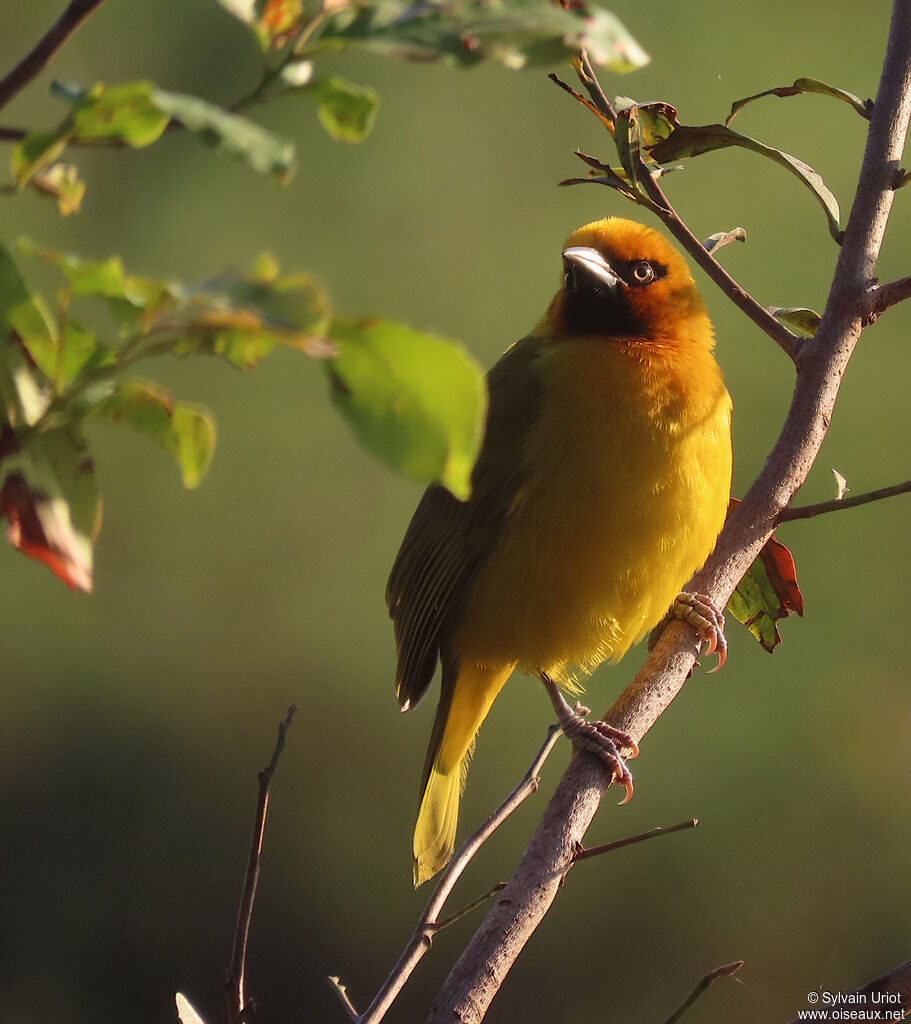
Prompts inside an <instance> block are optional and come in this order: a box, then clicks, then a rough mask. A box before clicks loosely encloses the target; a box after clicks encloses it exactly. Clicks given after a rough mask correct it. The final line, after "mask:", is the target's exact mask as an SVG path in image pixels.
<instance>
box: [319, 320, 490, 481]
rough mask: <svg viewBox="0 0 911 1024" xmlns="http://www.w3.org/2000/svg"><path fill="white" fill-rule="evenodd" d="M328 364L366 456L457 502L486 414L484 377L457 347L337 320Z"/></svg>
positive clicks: (389, 326)
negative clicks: (439, 487)
mask: <svg viewBox="0 0 911 1024" xmlns="http://www.w3.org/2000/svg"><path fill="white" fill-rule="evenodd" d="M329 338H330V340H331V341H332V343H333V344H334V345H335V346H336V347H337V349H338V355H337V356H336V358H334V359H332V360H329V361H328V362H327V363H326V367H327V370H328V372H329V378H330V381H331V383H332V397H333V399H334V401H335V403H336V405H337V406H338V408H339V409H340V410H341V411H342V413H343V414H344V416H345V418H346V419H347V420H348V422H349V423H350V425H351V427H352V429H353V430H354V432H355V434H356V435H357V437H358V440H359V441H360V442H361V444H362V445H363V446H364V448H366V449H367V450H368V451H369V452H371V453H372V454H374V455H377V456H379V458H381V459H382V460H383V461H384V462H386V463H387V464H388V465H389V466H391V467H392V468H393V469H395V470H398V471H399V472H400V473H402V474H404V475H405V476H408V477H411V478H413V479H416V480H421V481H431V480H438V481H440V482H441V483H443V484H444V485H445V486H446V487H448V488H449V490H450V491H452V493H453V494H454V495H455V496H456V497H457V498H462V499H465V498H467V497H468V496H469V494H470V493H471V471H472V469H473V467H474V463H475V459H476V458H477V455H478V451H479V449H480V444H481V436H482V432H483V425H484V417H485V413H486V406H487V389H486V386H485V381H484V375H483V373H482V371H481V369H480V367H479V366H478V365H477V363H476V362H475V360H474V359H473V358H472V357H471V356H470V355H469V354H468V353H467V352H466V351H465V350H464V349H463V348H462V347H461V346H459V345H456V344H453V343H452V342H449V341H444V340H443V339H442V338H438V337H434V336H433V335H429V334H423V333H420V332H418V331H414V330H411V329H410V328H408V327H403V326H402V325H401V324H394V323H389V322H385V321H377V320H362V321H351V320H333V322H332V325H331V328H330V331H329Z"/></svg>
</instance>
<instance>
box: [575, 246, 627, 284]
mask: <svg viewBox="0 0 911 1024" xmlns="http://www.w3.org/2000/svg"><path fill="white" fill-rule="evenodd" d="M563 282H564V285H565V286H566V290H567V291H571V292H584V291H594V290H598V289H603V288H608V289H610V290H611V291H615V290H616V289H618V288H619V287H620V285H621V284H622V281H621V280H620V278H619V277H618V276H617V275H616V274H615V273H614V271H613V270H612V269H611V266H610V264H609V263H608V262H607V260H606V259H605V258H604V257H603V256H602V255H601V253H600V252H598V250H597V249H592V248H591V247H590V246H587V245H574V246H571V247H570V248H569V249H564V250H563Z"/></svg>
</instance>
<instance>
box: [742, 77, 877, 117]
mask: <svg viewBox="0 0 911 1024" xmlns="http://www.w3.org/2000/svg"><path fill="white" fill-rule="evenodd" d="M810 92H815V93H820V94H821V95H823V96H832V97H834V98H835V99H837V100H843V101H844V102H845V103H848V104H850V105H851V106H852V107H853V108H854V109H855V110H856V111H857V113H858V114H860V116H861V117H865V118H866V119H867V120H869V119H870V115H871V114H872V113H873V100H862V99H860V97H858V96H855V95H854V93H853V92H845V90H844V89H837V88H836V87H835V86H834V85H827V84H826V83H825V82H820V81H819V79H818V78H798V79H796V80H795V81H794V84H793V85H780V86H778V87H777V88H775V89H765V90H763V92H757V93H755V94H754V95H752V96H747V97H745V98H744V99H742V100H736V101H735V102H734V103H732V104H731V112H730V114H728V116H727V119H726V120H725V122H724V123H725V124H726V125H729V124H730V123H731V121H733V120H734V118H735V117H736V116H737V115H738V114H739V113H740V111H741V110H742V109H743V108H744V107H745V106H746V105H747V104H748V103H752V102H753V100H758V99H760V98H761V97H762V96H782V97H783V96H799V95H801V94H802V93H810Z"/></svg>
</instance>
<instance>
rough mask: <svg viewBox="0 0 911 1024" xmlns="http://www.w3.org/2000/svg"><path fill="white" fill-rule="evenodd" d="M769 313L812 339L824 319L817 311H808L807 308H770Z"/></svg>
mask: <svg viewBox="0 0 911 1024" xmlns="http://www.w3.org/2000/svg"><path fill="white" fill-rule="evenodd" d="M769 312H770V313H771V314H772V316H774V317H775V318H776V320H780V321H781V322H782V323H784V324H788V325H789V326H791V327H796V328H797V329H798V330H801V331H803V333H804V334H808V335H810V337H812V336H813V335H814V334H815V333H816V331H817V328H818V327H819V322H820V320H821V319H822V317H821V316H820V315H819V314H818V313H817V312H815V310H812V309H807V308H806V307H805V306H784V307H782V306H769Z"/></svg>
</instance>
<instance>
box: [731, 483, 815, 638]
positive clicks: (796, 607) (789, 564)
mask: <svg viewBox="0 0 911 1024" xmlns="http://www.w3.org/2000/svg"><path fill="white" fill-rule="evenodd" d="M737 504H738V501H737V499H736V498H731V506H730V510H733V509H734V507H736V505H737ZM727 610H728V611H729V612H730V613H731V615H733V616H734V618H735V619H737V620H738V621H740V622H742V623H743V624H744V625H745V626H746V627H747V629H749V631H750V632H751V633H752V634H753V636H755V637H756V639H757V640H758V641H759V643H760V644H761V645H762V647H763V648H764V649H765V650H767V651H768V652H769V653H770V654H771V653H772V652H773V651H774V650H775V648H776V647H777V646H778V645H779V644H780V643H781V634H780V633H779V632H778V622H779V620H780V619H784V618H787V617H788V616H789V615H790V614H791V612H795V613H796V614H797V615H803V594H801V592H800V587H799V586H798V584H797V570H796V568H795V566H794V558H793V556H792V555H791V552H790V551H789V550H788V549H787V548H786V547H785V545H784V544H782V543H781V542H780V541H778V540H776V539H775V536H774V534H773V535H772V536H771V537H770V538H769V539H768V540H767V541H766V543H765V545H764V546H763V548H762V550H761V551H760V552H759V556H758V557H757V558H756V560H755V561H754V562H753V564H752V565H751V566H750V568H749V569H748V570H747V572H746V575H745V576H744V577H743V579H742V580H741V581H740V583H738V584H737V588H736V590H735V591H734V593H733V594H732V595H731V597H730V600H729V601H728V605H727Z"/></svg>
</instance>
